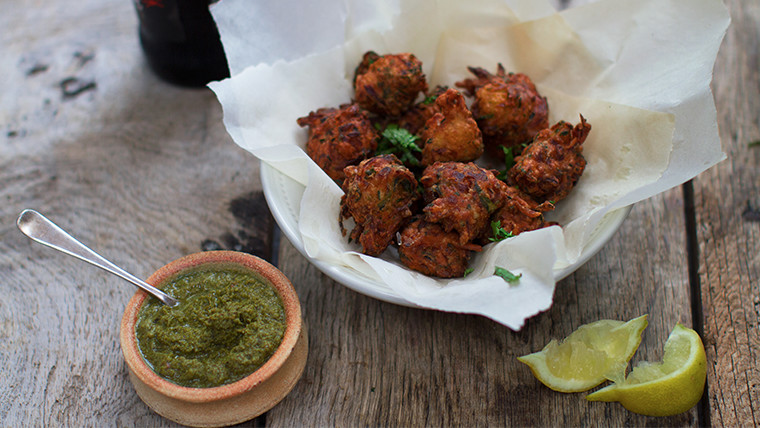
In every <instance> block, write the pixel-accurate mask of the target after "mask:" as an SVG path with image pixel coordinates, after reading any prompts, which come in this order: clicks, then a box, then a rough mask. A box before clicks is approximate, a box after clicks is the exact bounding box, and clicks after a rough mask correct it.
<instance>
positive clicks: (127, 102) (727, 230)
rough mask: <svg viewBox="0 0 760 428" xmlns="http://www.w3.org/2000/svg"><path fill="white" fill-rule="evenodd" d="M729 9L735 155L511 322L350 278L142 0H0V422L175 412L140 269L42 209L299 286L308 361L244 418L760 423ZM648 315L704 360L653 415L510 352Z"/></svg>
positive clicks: (722, 67)
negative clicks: (671, 403)
mask: <svg viewBox="0 0 760 428" xmlns="http://www.w3.org/2000/svg"><path fill="white" fill-rule="evenodd" d="M726 3H727V5H728V7H729V9H730V11H731V16H732V24H731V27H730V28H729V30H728V34H727V36H726V38H725V40H724V43H723V46H722V48H721V50H720V53H719V55H718V60H717V64H716V66H715V77H714V85H713V89H714V95H715V99H716V102H717V109H718V123H719V126H720V135H721V139H722V142H723V148H724V150H725V152H726V153H727V155H728V159H727V160H726V161H724V162H722V163H721V164H719V165H718V166H716V167H714V168H712V169H710V170H708V171H707V172H705V173H703V174H702V175H700V176H699V177H697V178H696V179H695V180H693V181H692V182H690V183H687V184H685V185H684V186H682V187H679V188H675V189H672V190H670V191H668V192H665V193H664V194H661V195H659V196H657V197H654V198H652V199H650V200H647V201H645V202H642V203H639V204H636V205H635V207H634V208H633V210H632V212H631V214H630V216H629V217H628V219H627V220H626V221H625V223H624V224H623V227H622V228H621V229H620V231H619V232H618V233H617V234H616V235H615V236H614V238H613V239H612V240H611V241H610V242H609V244H608V245H607V246H606V247H605V248H604V249H603V251H601V252H600V253H599V254H598V255H596V256H595V257H594V258H592V259H591V260H590V261H589V262H588V263H587V264H586V265H584V266H583V267H582V268H580V269H579V270H578V271H577V272H575V273H574V274H573V275H571V276H570V277H568V278H567V279H565V280H563V281H562V282H560V283H559V284H558V287H557V292H556V296H555V303H554V305H553V307H552V308H551V309H550V310H548V311H547V312H545V313H542V314H540V315H538V316H536V317H534V318H532V319H530V320H529V321H528V322H527V324H526V326H525V327H524V328H523V329H522V330H521V331H519V332H513V331H511V330H509V329H507V328H506V327H504V326H502V325H499V324H497V323H495V322H493V321H490V320H488V319H485V318H481V317H478V316H468V315H457V314H450V313H441V312H433V311H427V310H419V309H410V308H407V307H401V306H396V305H393V304H388V303H384V302H380V301H377V300H374V299H372V298H369V297H366V296H364V295H361V294H357V293H355V292H353V291H351V290H349V289H347V288H345V287H343V286H341V285H340V284H338V283H335V282H333V281H332V280H330V279H329V278H327V277H326V276H324V275H322V274H321V273H320V272H319V271H318V270H317V269H316V268H315V267H313V266H312V265H310V264H309V263H308V262H307V261H306V260H305V259H304V258H303V257H302V256H301V255H300V254H299V253H298V252H297V251H296V250H295V249H294V247H293V246H291V244H290V243H289V242H287V240H286V239H284V238H283V239H280V238H279V234H278V232H277V230H276V226H275V224H274V222H273V220H272V218H271V217H270V215H269V212H268V210H267V207H266V202H265V201H264V198H263V196H262V192H261V183H260V181H259V166H258V164H257V162H256V161H255V159H254V158H253V157H252V156H251V155H249V154H248V153H247V152H244V151H243V150H241V149H240V148H238V147H237V146H236V145H235V144H234V143H233V142H232V141H231V139H230V138H229V136H228V135H227V134H226V131H225V129H224V126H223V125H222V114H221V108H220V106H219V104H218V102H217V100H216V98H215V96H214V95H213V94H212V93H211V92H210V91H209V90H207V89H200V90H188V89H181V88H177V87H174V86H171V85H168V84H165V83H163V82H162V81H160V80H158V79H157V78H156V77H155V76H154V75H153V74H152V73H151V72H150V71H149V70H148V69H147V66H146V63H145V60H144V58H143V56H142V52H141V50H140V47H139V45H138V40H137V34H136V16H135V13H134V10H133V6H132V4H131V2H129V1H124V0H122V1H117V0H108V1H103V0H99V1H95V0H85V1H78V2H65V1H61V0H57V1H44V2H43V1H39V0H15V1H3V2H2V6H3V7H2V10H3V14H2V17H0V28H2V29H3V30H2V36H0V41H1V43H2V57H1V58H0V76H2V83H0V85H2V90H0V127H2V129H0V141H2V143H0V183H2V185H1V186H0V201H2V203H0V287H2V288H1V289H0V367H2V376H0V421H2V422H0V425H4V426H61V425H64V426H104V425H117V426H172V425H174V424H173V423H171V422H170V421H168V420H165V419H163V418H161V417H160V416H158V415H156V414H155V413H153V412H152V411H151V410H150V409H149V408H148V407H147V406H146V405H144V404H143V403H142V401H140V399H139V398H138V397H137V396H136V395H135V392H134V390H133V388H132V386H131V384H130V382H129V380H128V378H127V370H126V367H125V364H124V362H123V359H122V356H121V351H120V349H119V344H118V328H119V321H120V318H121V315H122V311H123V309H124V306H125V304H126V302H127V300H128V299H129V297H130V296H131V295H132V294H133V293H134V288H133V287H132V286H130V285H129V284H127V283H125V282H123V281H121V280H119V279H117V278H116V277H113V276H111V275H108V274H106V273H104V272H102V271H100V270H99V269H96V268H94V267H91V266H89V265H86V264H84V263H81V262H79V261H77V260H74V259H73V258H70V257H67V256H64V255H62V254H60V253H58V252H55V251H53V250H50V249H48V248H45V247H43V246H40V245H36V244H33V243H32V242H31V241H29V240H28V239H27V238H25V237H24V236H23V235H22V234H21V233H19V231H18V230H17V229H16V225H15V220H16V217H17V216H18V214H19V212H20V211H21V210H22V209H24V208H36V209H38V210H40V211H42V212H44V213H46V214H47V215H48V216H49V217H51V218H52V219H53V220H54V221H56V222H58V223H59V224H61V225H62V226H63V227H65V228H67V229H68V230H71V231H74V232H75V234H76V235H77V236H78V237H79V238H80V239H81V240H82V241H84V242H85V243H87V244H89V245H91V246H92V247H94V248H95V249H97V250H98V251H100V252H101V253H102V254H103V255H105V256H106V257H107V258H109V259H111V260H113V261H114V262H116V263H117V264H120V265H121V266H123V267H124V268H126V269H127V270H129V271H131V272H133V273H135V274H136V275H138V276H143V277H147V276H148V275H149V274H150V273H151V272H152V271H153V270H155V269H156V268H158V267H159V266H161V265H162V264H164V263H166V262H168V261H170V260H173V259H175V258H177V257H180V256H182V255H185V254H188V253H192V252H196V251H200V250H207V249H213V248H224V249H236V250H242V251H248V252H252V253H255V254H257V255H260V256H262V257H263V258H266V259H268V260H270V261H272V262H274V263H275V264H277V265H278V266H279V267H280V268H281V269H282V270H283V271H284V272H285V274H286V275H288V276H289V277H290V278H291V279H292V281H293V283H294V284H295V287H296V289H297V291H298V293H299V295H300V297H301V301H302V304H303V309H304V316H305V319H306V321H307V323H308V326H309V331H310V336H311V343H310V354H309V358H308V362H307V366H306V370H305V373H304V376H303V378H302V379H301V381H300V382H299V383H298V385H297V386H296V388H295V389H294V390H293V392H292V393H291V394H290V395H289V396H288V397H286V398H285V400H284V401H282V402H281V403H280V404H279V405H278V406H276V407H275V408H274V409H272V410H271V411H269V412H268V413H266V414H265V415H264V416H262V417H260V418H258V419H257V420H255V421H251V422H249V423H248V425H256V426H260V425H265V426H301V425H309V426H335V425H337V426H359V425H361V426H378V425H389V426H421V425H425V426H442V425H454V426H485V425H499V426H501V425H509V426H523V425H567V426H574V425H597V424H599V423H600V422H603V424H605V425H705V426H709V425H715V426H723V425H726V426H736V425H744V426H751V425H758V424H760V416H758V415H760V404H759V403H760V370H759V369H758V366H760V331H759V330H758V321H759V318H760V290H759V289H758V284H760V278H759V277H760V146H758V145H757V144H751V143H752V142H753V141H758V140H760V120H759V119H758V117H760V84H759V83H758V82H760V74H759V72H758V70H760V51H759V50H758V46H760V33H759V32H758V28H760V8H759V7H758V3H757V2H756V1H744V0H726ZM643 313H648V314H649V328H648V329H647V330H646V332H645V335H644V339H643V342H642V346H641V347H640V349H639V351H638V353H637V354H636V356H635V357H634V359H635V360H641V359H649V360H653V359H659V358H661V357H662V344H663V342H664V340H665V338H666V336H667V334H668V333H669V331H670V330H671V328H672V327H673V326H674V324H675V323H676V322H679V321H680V322H682V323H684V324H686V325H688V326H693V327H694V328H695V329H696V330H697V331H699V332H700V334H701V335H702V337H703V339H704V343H705V346H706V350H707V357H708V361H709V364H708V380H707V389H706V392H705V395H704V397H703V399H702V401H701V402H700V403H699V404H698V405H697V406H696V407H694V408H693V409H692V410H690V411H689V412H687V413H685V414H682V415H679V416H674V417H669V418H647V417H643V416H639V415H636V414H633V413H630V412H628V411H626V410H624V409H623V408H622V407H621V406H619V405H617V404H610V403H588V402H586V400H585V399H584V394H561V393H556V392H553V391H551V390H549V389H547V388H546V387H544V386H543V385H542V384H540V383H539V382H538V381H537V380H536V379H535V378H534V377H533V376H532V374H531V373H530V371H529V370H528V369H527V368H526V367H525V366H524V365H522V364H520V363H518V362H517V360H516V359H515V357H516V356H518V355H522V354H525V353H529V352H532V351H535V350H538V349H540V348H541V347H542V346H543V345H544V344H545V343H546V342H548V341H549V340H550V339H551V338H553V337H564V336H565V335H567V334H568V333H570V332H571V331H573V330H574V329H575V328H577V327H578V326H579V325H581V324H584V323H587V322H591V321H595V320H598V319H600V318H616V319H630V318H633V317H635V316H638V315H640V314H643Z"/></svg>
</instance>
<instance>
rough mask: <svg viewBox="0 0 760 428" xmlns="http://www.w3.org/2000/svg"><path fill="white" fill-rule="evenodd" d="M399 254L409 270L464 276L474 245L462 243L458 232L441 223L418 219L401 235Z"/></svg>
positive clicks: (446, 275)
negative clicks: (450, 230) (446, 227)
mask: <svg viewBox="0 0 760 428" xmlns="http://www.w3.org/2000/svg"><path fill="white" fill-rule="evenodd" d="M398 244H399V245H398V256H399V260H400V261H401V263H402V264H403V265H404V266H406V267H408V268H409V269H413V270H416V271H417V272H421V273H423V274H425V275H430V276H437V277H441V278H457V277H461V276H464V273H465V271H466V270H467V263H468V261H469V259H470V254H471V252H472V251H480V247H479V246H477V245H474V244H466V245H462V244H460V243H459V235H458V234H457V233H456V232H446V231H445V230H443V228H442V227H441V225H439V224H435V223H428V222H426V221H425V220H423V219H417V220H415V221H413V222H412V223H410V224H409V225H407V226H406V227H404V229H403V230H402V231H401V233H400V235H399V243H398Z"/></svg>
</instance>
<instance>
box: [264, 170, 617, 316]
mask: <svg viewBox="0 0 760 428" xmlns="http://www.w3.org/2000/svg"><path fill="white" fill-rule="evenodd" d="M261 182H262V186H263V188H264V196H265V197H266V200H267V203H268V204H269V209H270V211H271V212H272V215H273V216H274V218H275V221H277V224H278V225H279V226H280V229H281V230H282V232H283V233H284V234H285V236H286V237H287V238H288V240H290V242H291V243H292V244H293V245H294V246H295V247H296V249H297V250H298V251H299V252H300V253H301V254H302V255H303V256H304V257H306V258H307V259H308V260H309V261H310V262H311V263H312V264H314V266H316V267H317V268H318V269H319V270H320V271H322V272H323V273H324V274H325V275H327V276H329V277H330V278H332V279H334V280H335V281H337V282H339V283H341V284H343V285H344V286H346V287H348V288H350V289H352V290H354V291H356V292H358V293H361V294H364V295H367V296H370V297H374V298H376V299H379V300H383V301H386V302H390V303H395V304H398V305H404V306H416V305H414V304H412V303H410V302H408V301H407V300H404V299H403V298H401V297H400V296H399V295H398V294H397V293H395V292H394V291H393V290H392V289H391V288H390V287H388V286H387V285H386V284H383V283H381V282H379V281H377V280H375V279H373V278H369V277H367V276H365V275H362V274H361V273H360V272H358V271H355V270H353V269H349V268H346V267H344V266H338V265H334V264H330V263H326V262H324V261H321V260H316V259H313V258H311V257H309V255H308V254H306V250H305V249H304V244H303V240H302V239H301V234H300V233H299V232H298V217H299V210H300V203H301V197H302V196H303V192H304V190H305V187H304V186H303V185H302V184H301V183H299V182H297V181H295V180H293V179H292V178H290V177H288V176H287V175H285V174H283V173H281V172H280V171H278V170H277V169H275V168H273V167H271V166H270V165H268V164H267V163H265V162H262V163H261ZM630 210H631V207H630V206H628V207H625V208H621V209H618V210H616V211H612V212H610V213H608V214H607V215H606V216H605V217H604V218H603V219H602V221H601V222H600V223H599V225H598V226H597V227H596V229H595V230H594V232H593V233H592V236H591V239H590V241H589V243H588V244H587V245H586V246H585V247H584V248H583V250H582V252H581V255H580V257H579V258H578V260H577V261H576V262H575V263H573V264H571V265H569V266H567V267H565V268H562V269H555V271H554V278H555V279H556V280H557V281H559V280H561V279H563V278H565V277H566V276H568V275H570V274H571V273H573V272H575V270H576V269H578V268H579V267H580V266H581V265H583V264H584V263H586V262H587V261H588V260H589V259H590V258H591V257H592V256H593V255H594V254H596V253H597V252H599V250H601V249H602V247H603V246H604V244H606V243H607V241H609V240H610V238H612V235H614V234H615V232H616V231H617V230H618V228H619V227H620V225H621V224H622V223H623V221H624V220H625V218H626V217H627V216H628V213H629V212H630ZM336 221H337V219H336Z"/></svg>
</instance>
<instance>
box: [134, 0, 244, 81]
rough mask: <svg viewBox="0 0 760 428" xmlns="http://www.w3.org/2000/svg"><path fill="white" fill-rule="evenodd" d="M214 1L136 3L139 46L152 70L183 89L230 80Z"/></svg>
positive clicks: (148, 0) (137, 0) (140, 0)
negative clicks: (213, 81)
mask: <svg viewBox="0 0 760 428" xmlns="http://www.w3.org/2000/svg"><path fill="white" fill-rule="evenodd" d="M212 2H213V1H211V0H134V3H135V8H136V9H137V15H138V17H139V20H140V44H141V45H142V48H143V51H144V52H145V56H146V57H147V59H148V64H150V66H151V68H152V69H153V71H155V72H156V74H157V75H158V76H159V77H161V78H162V79H164V80H166V81H168V82H171V83H174V84H177V85H181V86H190V87H200V86H204V85H206V84H207V83H208V82H210V81H212V80H221V79H224V78H226V77H229V75H230V72H229V69H228V67H227V58H226V57H225V55H224V49H223V48H222V42H221V40H220V39H219V31H218V30H217V28H216V23H215V22H214V19H213V18H212V17H211V12H209V4H210V3H212Z"/></svg>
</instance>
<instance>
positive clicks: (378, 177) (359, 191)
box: [339, 155, 420, 256]
mask: <svg viewBox="0 0 760 428" xmlns="http://www.w3.org/2000/svg"><path fill="white" fill-rule="evenodd" d="M345 173H346V179H345V180H344V181H343V191H344V192H345V194H344V195H343V196H342V197H341V200H340V218H339V221H340V229H341V232H343V235H344V236H345V234H346V230H345V229H344V227H343V220H345V219H347V218H351V217H353V219H354V223H355V226H354V229H353V230H352V231H351V236H350V238H351V240H352V241H356V242H358V243H359V244H360V245H361V246H362V252H363V253H364V254H368V255H370V256H377V255H380V254H381V253H382V252H383V251H385V249H386V248H387V247H388V245H390V243H391V242H392V241H393V237H394V236H395V235H396V232H398V231H399V229H400V228H401V227H402V226H403V225H404V223H406V222H407V221H408V219H409V218H410V217H411V216H412V211H411V209H410V207H411V206H412V204H413V203H414V202H415V200H417V199H418V198H419V196H420V195H419V193H418V192H417V180H416V179H415V177H414V174H413V173H412V172H411V171H409V170H408V169H407V168H406V167H405V166H404V165H403V164H402V163H401V161H399V160H398V159H397V158H396V156H394V155H381V156H375V157H372V158H369V159H366V160H364V161H362V162H361V163H360V164H359V165H358V166H348V167H346V169H345Z"/></svg>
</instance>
